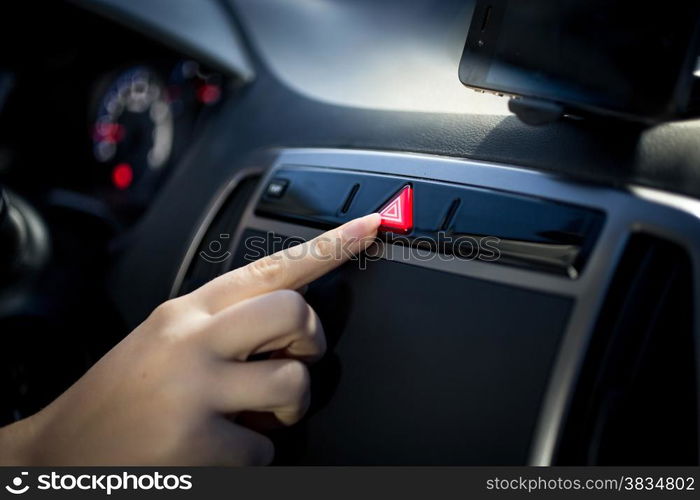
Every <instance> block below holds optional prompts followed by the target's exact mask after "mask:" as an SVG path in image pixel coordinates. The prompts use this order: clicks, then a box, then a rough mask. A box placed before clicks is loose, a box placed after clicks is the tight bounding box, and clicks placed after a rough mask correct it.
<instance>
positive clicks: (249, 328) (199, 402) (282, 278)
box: [0, 214, 380, 465]
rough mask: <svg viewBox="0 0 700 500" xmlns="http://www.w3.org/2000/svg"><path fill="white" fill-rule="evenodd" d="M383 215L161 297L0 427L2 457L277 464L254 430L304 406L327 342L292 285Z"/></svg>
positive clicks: (354, 244)
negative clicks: (120, 335)
mask: <svg viewBox="0 0 700 500" xmlns="http://www.w3.org/2000/svg"><path fill="white" fill-rule="evenodd" d="M379 223H380V217H379V215H378V214H371V215H368V216H366V217H363V218H360V219H355V220H354V221H351V222H349V223H347V224H345V225H343V226H341V227H339V228H337V229H334V230H331V231H329V232H327V233H324V234H323V235H321V236H319V237H318V238H315V239H314V240H310V241H309V242H307V243H304V244H302V245H298V246H296V247H292V248H290V249H288V250H284V251H282V252H279V253H277V254H274V255H272V256H269V257H265V258H263V259H260V260H258V261H256V262H253V263H251V264H249V265H247V266H244V267H241V268H239V269H236V270H234V271H231V272H229V273H227V274H224V275H222V276H220V277H218V278H216V279H214V280H212V281H211V282H209V283H207V284H205V285H204V286H202V287H201V288H199V289H197V290H195V291H193V292H192V293H190V294H188V295H184V296H182V297H178V298H175V299H172V300H168V301H167V302H164V303H163V304H161V305H160V306H159V307H157V308H156V309H155V310H154V311H153V313H152V314H151V315H150V316H149V317H148V318H147V319H146V320H145V321H144V322H143V323H142V324H141V325H139V326H138V327H137V328H136V329H135V330H134V331H133V332H131V333H130V334H129V335H128V336H127V337H125V338H124V340H122V341H121V342H120V343H119V344H117V346H115V347H114V348H113V349H112V350H111V351H109V352H108V353H107V354H106V355H105V356H104V357H103V358H102V359H100V360H99V361H98V362H97V363H96V364H95V365H94V366H93V367H92V368H91V369H90V370H89V371H88V372H87V373H86V374H85V375H84V376H83V377H82V378H81V379H80V380H78V381H77V382H76V383H75V384H74V385H73V386H72V387H70V388H69V389H68V390H67V391H66V392H65V393H63V394H62V395H61V396H59V397H58V398H57V399H56V400H55V401H54V402H53V403H51V404H50V405H49V406H47V407H46V408H44V409H43V410H41V411H40V412H38V413H37V414H35V415H33V416H31V417H28V418H26V419H24V420H20V421H18V422H15V423H13V424H11V425H9V426H6V427H3V428H1V429H0V464H1V465H110V464H112V465H265V464H268V463H270V461H271V460H272V459H273V456H274V447H273V444H272V442H271V441H270V440H269V439H268V438H267V437H265V436H264V435H263V434H261V433H259V432H258V431H257V430H253V429H258V430H260V429H262V428H264V427H266V426H269V425H270V424H271V422H272V423H275V424H280V425H292V424H294V423H296V422H297V421H298V420H299V419H300V418H301V417H302V416H303V415H304V413H305V411H306V409H307V408H308V404H309V374H308V370H307V366H306V364H307V363H310V362H313V361H315V360H317V359H318V358H320V357H321V356H322V355H323V353H324V351H325V348H326V342H325V337H324V333H323V328H322V326H321V323H320V321H319V319H318V316H317V315H316V313H315V312H314V311H313V309H312V308H311V307H310V306H309V305H308V304H307V303H306V301H305V300H304V298H303V296H302V295H301V294H299V293H298V292H296V291H295V290H298V289H300V288H302V287H304V286H305V285H306V284H308V283H310V282H311V281H313V280H315V279H316V278H318V277H320V276H322V275H323V274H325V273H327V272H328V271H330V270H332V269H334V268H335V267H337V266H339V265H340V264H342V263H343V262H345V261H347V260H348V259H349V258H350V257H351V256H352V255H356V254H358V253H359V252H361V251H363V250H364V249H366V248H367V246H369V245H370V244H371V243H372V242H373V241H374V238H375V236H376V234H377V229H378V227H379ZM339 248H344V249H345V250H346V251H345V252H343V253H342V254H341V253H339V252H338V249H339ZM95 327H96V329H99V325H95ZM260 353H270V356H269V357H268V358H266V359H263V360H257V361H250V360H249V358H250V357H251V356H252V355H255V354H260Z"/></svg>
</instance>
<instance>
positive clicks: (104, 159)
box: [92, 66, 174, 190]
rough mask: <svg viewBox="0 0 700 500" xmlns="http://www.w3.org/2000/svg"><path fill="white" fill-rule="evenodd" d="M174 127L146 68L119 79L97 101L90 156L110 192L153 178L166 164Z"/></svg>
mask: <svg viewBox="0 0 700 500" xmlns="http://www.w3.org/2000/svg"><path fill="white" fill-rule="evenodd" d="M173 135H174V125H173V116H172V112H171V109H170V104H169V102H168V98H167V95H166V90H165V87H164V85H163V83H162V81H161V80H160V78H159V77H158V75H157V74H156V73H155V72H154V71H153V70H151V69H150V68H148V67H145V66H136V67H133V68H130V69H128V70H126V71H124V72H123V73H121V74H119V75H118V76H117V77H116V78H114V79H113V80H111V82H109V83H108V85H107V86H106V90H105V91H104V92H103V93H102V95H101V96H100V97H99V99H98V105H97V109H96V112H95V116H94V122H93V127H92V150H93V155H94V157H95V159H96V160H97V162H98V164H101V165H105V167H106V168H108V169H109V173H110V177H109V178H110V180H111V183H112V185H113V187H114V188H116V189H118V190H127V189H129V188H131V187H132V185H133V184H135V183H138V182H141V181H144V180H147V179H149V178H153V177H156V176H157V175H156V174H158V171H159V170H161V169H162V168H163V167H164V166H165V165H166V164H167V162H168V160H169V159H170V154H171V151H172V147H173Z"/></svg>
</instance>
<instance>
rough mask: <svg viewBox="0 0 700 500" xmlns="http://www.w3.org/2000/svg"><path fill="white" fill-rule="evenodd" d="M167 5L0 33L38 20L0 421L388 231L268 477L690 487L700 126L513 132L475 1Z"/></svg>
mask: <svg viewBox="0 0 700 500" xmlns="http://www.w3.org/2000/svg"><path fill="white" fill-rule="evenodd" d="M161 3H162V2H155V1H154V2H151V3H149V5H148V6H144V4H142V3H139V2H131V1H122V2H119V1H116V0H114V1H113V0H95V1H88V0H85V1H74V2H65V3H64V2H56V3H52V4H51V5H45V4H41V8H42V9H45V10H46V12H45V13H44V15H42V16H36V15H35V13H34V12H33V11H32V7H31V6H30V4H31V2H27V3H25V4H23V5H21V6H16V7H12V8H9V7H3V8H7V9H8V11H9V12H8V14H7V15H5V16H3V21H0V22H2V23H3V24H11V23H16V22H18V21H17V20H18V19H22V20H24V21H25V22H30V21H31V22H33V23H36V28H35V30H31V31H27V32H25V33H24V34H23V37H20V38H19V39H14V43H17V44H21V45H22V46H23V47H26V50H25V51H23V52H22V55H21V57H20V56H19V55H17V56H12V53H5V55H4V56H3V59H2V60H0V182H2V185H3V186H4V187H5V188H6V189H7V193H8V197H9V198H10V199H11V200H12V199H14V200H15V203H18V204H20V205H21V204H23V203H26V204H28V205H30V206H31V207H33V208H32V209H31V210H32V213H35V215H34V216H33V217H35V220H36V224H34V226H36V227H35V231H36V238H37V242H38V243H37V244H36V246H37V255H39V257H37V262H38V263H37V264H36V266H35V267H36V270H35V272H33V273H30V277H29V278H27V279H24V280H21V281H20V280H18V281H16V282H15V281H11V280H8V285H7V286H5V287H3V288H4V289H3V290H2V292H0V331H1V332H2V336H1V337H2V340H1V341H2V342H3V346H2V349H0V359H1V360H2V361H1V363H0V387H1V388H2V393H3V394H7V395H8V397H6V398H4V399H3V403H2V405H1V406H0V411H1V412H2V413H0V415H1V416H2V423H8V422H11V421H13V420H17V419H19V418H22V417H24V416H27V415H30V414H32V413H33V412H35V411H37V410H38V409H40V408H41V407H43V406H45V405H46V404H47V403H48V402H49V401H51V400H52V399H53V398H55V397H56V396H57V395H58V394H60V393H61V392H62V391H63V390H64V389H65V388H66V387H67V386H68V385H70V383H72V382H73V381H74V380H75V379H77V378H78V377H79V376H80V375H81V374H82V373H84V371H85V370H86V369H87V368H88V367H89V366H90V365H91V364H92V363H94V362H95V360H96V359H98V358H99V357H100V356H101V355H102V354H103V353H104V352H106V350H108V349H109V348H110V347H111V346H113V345H114V344H115V343H116V342H118V341H119V340H120V339H121V338H123V337H124V336H125V335H126V334H128V332H129V331H130V330H131V329H133V328H134V327H135V326H137V325H138V324H139V323H140V322H141V321H143V320H144V319H145V318H146V317H147V316H148V314H149V313H150V312H151V311H152V310H153V308H155V307H156V306H157V305H158V304H159V303H161V302H163V301H165V300H167V299H169V298H173V297H177V296H180V295H183V294H186V293H189V292H191V291H192V290H194V289H196V288H197V287H199V286H201V285H202V284H204V283H206V282H208V281H209V280H211V279H213V278H215V277H217V276H219V275H221V274H223V273H225V272H227V271H229V270H232V269H235V268H237V267H239V266H241V265H244V264H246V263H248V262H251V261H253V260H255V259H258V258H260V257H262V256H264V255H267V254H270V253H272V252H274V251H277V250H279V249H282V248H286V247H288V246H290V245H293V244H296V243H298V242H300V241H304V240H308V239H310V238H312V237H314V236H317V235H318V234H321V232H323V231H324V230H326V229H330V228H333V227H336V226H338V225H340V224H342V223H344V222H346V221H349V220H351V219H353V218H355V217H358V216H362V215H366V214H368V213H372V212H377V211H384V210H387V211H388V212H387V213H394V216H395V217H396V218H397V219H398V220H399V221H400V222H401V223H406V218H405V217H406V214H410V224H404V225H403V226H402V225H401V224H399V225H398V226H397V227H396V228H395V230H391V231H386V232H384V233H382V234H381V235H380V237H379V238H378V241H377V242H376V244H375V245H374V246H373V247H372V249H371V251H368V253H367V255H366V256H364V257H363V258H361V259H360V260H359V261H358V262H351V263H349V264H347V265H345V266H344V267H342V268H341V269H339V270H337V271H335V272H333V273H331V274H329V275H328V276H325V277H324V278H322V279H320V280H318V281H316V282H314V283H313V284H312V285H311V286H310V287H309V290H308V292H307V293H306V298H307V300H308V302H309V303H310V304H311V305H312V306H313V307H314V309H315V310H316V311H317V312H318V314H319V316H320V318H321V320H322V322H323V324H324V328H325V330H326V334H327V336H328V342H329V352H328V355H327V356H326V357H325V358H324V360H322V361H321V362H320V363H319V364H318V365H316V366H314V367H313V368H312V371H311V375H312V394H313V396H312V403H311V408H310V410H309V414H308V415H307V417H306V418H305V419H304V420H303V421H302V422H301V423H300V424H299V425H297V426H294V427H293V428H290V429H284V430H281V431H276V432H275V433H274V434H273V439H274V441H275V444H276V449H277V455H276V459H275V460H276V463H277V464H279V465H302V464H304V465H308V464H310V465H525V464H528V465H697V463H698V449H699V446H700V436H699V435H698V427H699V426H700V416H699V414H698V392H699V391H698V387H699V386H698V380H700V379H699V377H700V371H699V370H698V359H700V322H699V321H698V319H697V311H700V307H698V300H700V299H698V294H697V285H698V283H700V263H699V262H698V260H699V259H700V222H699V217H700V201H699V200H698V198H699V197H700V171H699V170H698V167H697V165H698V160H700V141H698V135H699V134H700V122H698V121H697V120H687V121H684V122H676V123H669V124H663V125H658V126H654V127H640V126H638V125H629V124H624V125H623V124H619V123H608V122H604V121H595V120H592V119H591V120H568V119H567V120H561V121H559V122H556V123H552V124H549V125H545V126H541V127H532V126H528V125H525V124H523V123H521V122H519V121H518V120H517V119H516V118H515V117H513V116H511V115H509V113H508V111H507V106H506V101H505V98H499V97H497V96H493V95H483V94H478V93H475V92H471V91H469V90H468V89H466V88H464V87H463V86H462V85H461V84H460V82H459V80H458V78H457V70H458V65H459V57H460V51H461V48H462V46H463V45H464V40H465V38H466V35H467V28H468V25H469V20H470V16H471V13H472V10H473V4H474V2H471V1H462V0H450V1H443V2H435V1H431V0H418V1H415V2H411V5H410V8H409V7H407V6H405V5H403V3H402V2H400V1H387V2H373V1H369V0H362V1H358V2H350V3H349V2H341V1H337V0H319V1H314V2H294V3H289V2H283V1H281V0H221V1H219V0H208V1H206V2H205V1H203V2H202V6H201V10H193V9H189V8H188V6H187V2H186V1H177V2H172V4H168V5H169V6H170V9H171V10H172V12H170V13H169V14H168V15H159V12H162V10H159V9H162V8H164V7H163V5H161ZM183 13H184V14H183ZM338 19H344V20H345V22H344V23H340V25H339V23H338V22H337V20H338ZM56 20H58V21H59V22H56ZM65 26H72V27H75V29H71V30H66V29H65ZM329 30H331V31H329ZM2 32H3V33H4V34H6V36H3V38H4V45H5V46H7V45H8V44H9V43H10V40H9V38H10V37H9V35H7V34H9V33H10V32H11V31H10V28H9V26H5V27H4V29H3V31H2ZM38 34H41V35H38ZM331 35H332V36H331ZM392 210H394V212H392ZM404 210H410V212H402V211H404ZM32 220H34V219H32ZM34 226H32V227H34ZM105 318H107V319H108V320H107V321H105ZM97 324H100V325H108V326H106V327H100V328H99V329H96V328H95V325H97ZM36 345H42V349H41V350H40V352H38V353H37V351H36V349H35V348H34V347H35V346H36ZM164 418H167V416H164ZM641 436H643V439H642V438H641Z"/></svg>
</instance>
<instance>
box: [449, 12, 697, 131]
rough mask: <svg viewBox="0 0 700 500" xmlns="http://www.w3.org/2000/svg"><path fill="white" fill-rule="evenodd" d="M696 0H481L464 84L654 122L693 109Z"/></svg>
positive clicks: (467, 48)
mask: <svg viewBox="0 0 700 500" xmlns="http://www.w3.org/2000/svg"><path fill="white" fill-rule="evenodd" d="M699 17H700V1H697V0H696V1H681V0H666V1H665V2H652V1H649V2H644V1H639V0H635V1H632V0H556V1H554V0H477V2H476V5H475V8H474V13H473V16H472V20H471V25H470V27H469V33H468V35H467V41H466V45H465V48H464V53H463V55H462V60H461V62H460V67H459V78H460V80H461V81H462V83H463V84H464V85H466V86H468V87H472V88H475V89H480V90H485V91H490V92H494V93H499V94H509V95H514V96H527V97H534V98H540V99H544V100H548V101H555V102H557V103H560V104H562V105H563V106H564V107H565V108H566V109H569V110H572V109H573V110H576V109H578V110H581V111H584V112H586V111H587V112H592V113H598V114H600V113H602V114H607V115H613V116H618V117H622V118H628V119H634V120H641V121H645V122H658V121H663V120H668V119H672V118H677V117H684V116H689V114H695V112H696V111H697V110H693V109H692V106H691V105H690V103H691V102H692V101H693V88H694V87H697V86H698V85H697V81H698V77H697V76H695V75H694V72H697V71H696V70H697V69H698V68H697V66H696V65H697V64H698V56H699V55H700V51H699V50H698V38H699V35H698V31H699V24H700V23H699V22H698V21H699Z"/></svg>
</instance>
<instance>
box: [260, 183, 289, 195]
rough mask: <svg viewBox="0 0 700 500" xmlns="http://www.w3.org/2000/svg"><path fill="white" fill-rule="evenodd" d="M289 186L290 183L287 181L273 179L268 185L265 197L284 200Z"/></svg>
mask: <svg viewBox="0 0 700 500" xmlns="http://www.w3.org/2000/svg"><path fill="white" fill-rule="evenodd" d="M288 185H289V181H288V180H287V179H272V180H271V181H270V183H269V184H268V185H267V189H266V190H265V195H266V196H267V197H268V198H282V196H284V192H285V191H286V190H287V186H288Z"/></svg>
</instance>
